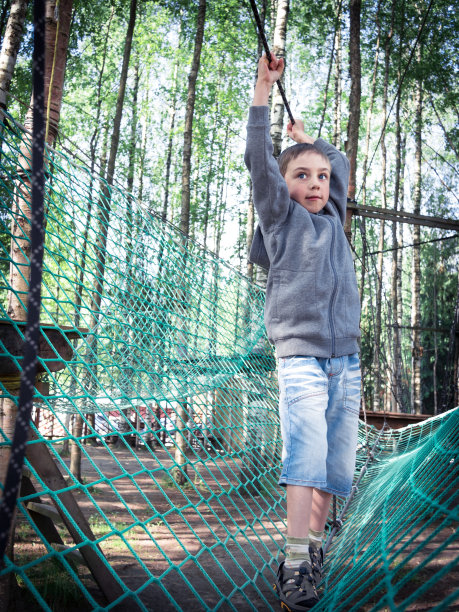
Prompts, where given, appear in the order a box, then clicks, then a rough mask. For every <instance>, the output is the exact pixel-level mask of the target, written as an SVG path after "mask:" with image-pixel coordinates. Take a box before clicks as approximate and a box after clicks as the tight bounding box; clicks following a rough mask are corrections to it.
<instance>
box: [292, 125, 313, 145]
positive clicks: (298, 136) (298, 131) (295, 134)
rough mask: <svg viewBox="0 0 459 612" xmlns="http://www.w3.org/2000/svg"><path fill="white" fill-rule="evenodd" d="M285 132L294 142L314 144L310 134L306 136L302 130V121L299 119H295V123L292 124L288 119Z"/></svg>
mask: <svg viewBox="0 0 459 612" xmlns="http://www.w3.org/2000/svg"><path fill="white" fill-rule="evenodd" d="M287 134H288V135H289V136H290V138H291V139H292V140H294V141H295V142H298V143H300V142H306V143H309V144H314V142H315V140H314V138H312V136H308V135H307V134H305V132H304V123H303V122H302V121H301V119H295V123H294V124H293V125H292V122H291V121H289V122H288V124H287Z"/></svg>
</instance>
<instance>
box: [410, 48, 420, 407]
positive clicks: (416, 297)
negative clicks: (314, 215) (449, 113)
mask: <svg viewBox="0 0 459 612" xmlns="http://www.w3.org/2000/svg"><path fill="white" fill-rule="evenodd" d="M420 59H421V46H419V47H418V49H417V60H418V61H420ZM415 103H416V116H415V133H414V140H415V171H414V192H413V212H414V214H420V211H421V189H422V175H421V166H422V112H423V89H422V81H421V78H418V80H417V81H416V91H415ZM420 240H421V227H420V226H419V225H415V226H414V227H413V243H414V246H413V267H412V276H411V280H412V283H411V326H412V328H413V330H412V345H411V354H412V359H411V405H412V410H413V412H414V413H415V414H421V413H422V398H421V356H422V347H421V332H420V329H419V327H420V325H421V247H420V245H419V242H420Z"/></svg>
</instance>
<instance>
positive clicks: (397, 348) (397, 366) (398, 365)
mask: <svg viewBox="0 0 459 612" xmlns="http://www.w3.org/2000/svg"><path fill="white" fill-rule="evenodd" d="M403 32H404V28H403V25H402V27H401V31H400V35H399V62H398V81H399V83H400V81H401V78H402V44H403ZM400 105H401V91H400V92H399V95H398V96H397V103H396V107H395V185H394V205H393V208H394V210H399V208H400V202H401V190H402V189H403V179H402V174H403V169H402V134H401V118H400ZM392 248H393V251H392V274H391V314H392V316H391V321H392V323H393V325H392V355H391V360H392V368H391V376H392V381H391V396H390V409H391V411H392V412H401V411H402V407H403V403H402V347H401V324H402V318H401V317H402V294H401V286H400V284H401V277H400V278H399V274H400V275H401V272H402V271H401V267H400V263H401V262H400V258H401V256H402V255H401V253H399V251H400V249H399V228H398V224H397V223H395V222H393V223H392Z"/></svg>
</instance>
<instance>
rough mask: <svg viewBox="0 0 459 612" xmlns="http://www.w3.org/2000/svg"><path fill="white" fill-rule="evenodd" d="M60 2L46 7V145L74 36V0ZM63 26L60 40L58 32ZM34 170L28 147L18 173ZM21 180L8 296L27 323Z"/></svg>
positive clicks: (29, 122)
mask: <svg viewBox="0 0 459 612" xmlns="http://www.w3.org/2000/svg"><path fill="white" fill-rule="evenodd" d="M56 4H57V0H47V2H46V5H45V11H46V15H45V79H44V80H45V114H46V120H47V121H46V124H47V127H46V142H47V144H48V145H49V146H52V145H53V143H54V140H55V138H56V136H57V128H58V125H59V117H60V111H61V104H62V92H63V87H64V74H65V63H66V59H67V47H68V39H69V33H70V20H71V14H72V4H73V0H61V1H60V2H59V9H58V10H56ZM58 24H59V30H58V37H57V40H56V30H57V27H58ZM24 125H25V128H26V129H27V130H28V131H29V132H32V128H33V103H32V102H31V103H30V106H29V110H28V111H27V114H26V118H25V120H24ZM30 167H31V151H30V148H29V147H28V146H26V145H23V146H22V147H21V151H20V154H19V163H18V173H19V174H23V171H22V168H30ZM22 178H23V183H22V184H21V181H18V183H17V185H16V193H15V196H14V202H13V207H12V208H13V209H12V218H13V223H12V239H11V264H10V286H11V287H12V291H10V292H9V294H8V307H7V313H8V316H9V317H11V318H12V319H14V320H16V321H25V320H26V318H27V317H26V312H27V301H28V296H27V291H28V288H29V277H30V269H29V261H30V240H29V238H30V216H31V202H30V199H31V195H30V194H31V187H30V181H29V179H28V177H27V176H22Z"/></svg>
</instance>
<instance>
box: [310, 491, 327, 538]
mask: <svg viewBox="0 0 459 612" xmlns="http://www.w3.org/2000/svg"><path fill="white" fill-rule="evenodd" d="M331 498H332V494H331V493H327V492H326V491H321V490H320V489H314V492H313V495H312V508H311V520H310V523H309V529H312V530H313V531H319V532H321V531H322V532H323V530H324V529H325V523H326V522H327V517H328V512H329V510H330V502H331Z"/></svg>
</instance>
